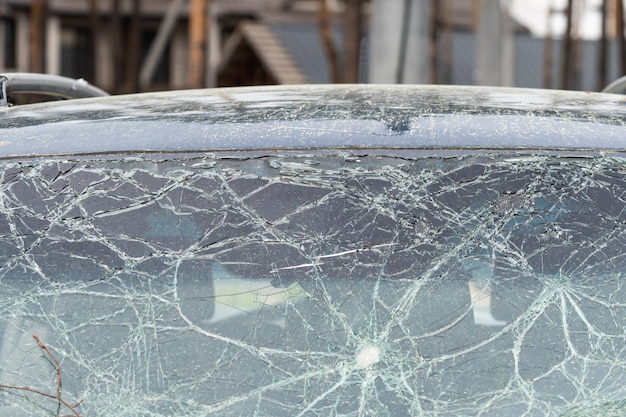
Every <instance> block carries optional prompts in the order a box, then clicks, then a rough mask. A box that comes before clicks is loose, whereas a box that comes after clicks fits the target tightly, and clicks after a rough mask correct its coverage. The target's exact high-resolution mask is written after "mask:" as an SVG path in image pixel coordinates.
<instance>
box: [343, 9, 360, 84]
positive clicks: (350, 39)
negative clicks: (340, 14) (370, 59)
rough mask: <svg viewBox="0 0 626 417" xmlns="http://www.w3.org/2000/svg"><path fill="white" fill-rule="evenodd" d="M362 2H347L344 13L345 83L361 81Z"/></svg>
mask: <svg viewBox="0 0 626 417" xmlns="http://www.w3.org/2000/svg"><path fill="white" fill-rule="evenodd" d="M361 6H362V0H346V2H345V11H344V34H345V35H344V41H345V43H344V51H345V52H344V54H345V56H344V58H345V71H344V81H345V82H347V83H356V82H358V81H359V61H360V56H361V33H362V29H361V28H362V12H361Z"/></svg>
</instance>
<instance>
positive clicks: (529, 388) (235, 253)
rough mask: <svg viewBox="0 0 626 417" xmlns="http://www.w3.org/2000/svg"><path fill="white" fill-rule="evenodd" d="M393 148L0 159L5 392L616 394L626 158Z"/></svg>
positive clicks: (413, 408)
mask: <svg viewBox="0 0 626 417" xmlns="http://www.w3.org/2000/svg"><path fill="white" fill-rule="evenodd" d="M403 152H404V151H399V150H398V151H387V152H386V153H378V154H375V153H374V152H366V151H363V152H362V153H361V154H354V153H346V154H341V153H337V152H334V153H329V152H322V151H309V152H308V153H306V154H297V153H290V152H288V151H283V152H276V153H275V154H274V155H271V153H268V154H269V156H245V155H244V156H238V154H237V153H231V154H229V156H228V157H221V156H220V154H219V153H218V154H213V155H207V154H178V155H176V156H173V157H168V156H158V155H153V156H149V157H147V156H144V157H135V158H122V157H119V158H117V159H115V158H114V157H113V158H97V157H90V158H78V157H76V158H74V159H72V158H65V159H59V158H47V159H46V158H42V159H36V160H32V161H31V162H28V161H20V162H17V161H10V160H9V161H4V162H2V166H1V171H2V176H1V187H2V188H1V191H0V205H1V207H2V210H1V211H0V213H1V214H0V216H1V217H0V246H1V254H2V268H1V269H0V282H1V284H2V285H1V286H0V300H2V301H1V304H0V334H1V338H0V411H1V412H2V414H3V415H11V416H35V415H37V416H43V415H51V416H66V415H70V416H172V415H176V416H203V415H218V416H242V415H249V416H251V415H258V416H421V415H438V416H460V415H468V416H469V415H471V416H475V415H480V416H502V415H528V416H545V415H564V416H575V415H576V416H577V415H581V416H582V415H600V414H601V415H603V416H608V415H620V414H621V413H623V412H624V408H625V407H626V406H625V405H624V400H623V398H624V395H625V392H624V387H625V386H626V352H625V349H626V345H625V340H626V330H625V329H624V317H625V315H626V288H625V287H624V278H623V271H622V269H623V267H624V263H625V259H624V250H623V247H624V244H625V243H626V238H625V234H624V230H625V229H624V222H625V219H626V214H625V212H624V207H625V204H624V192H625V191H624V190H626V184H625V168H624V160H623V159H622V158H620V157H618V156H611V155H583V154H582V153H579V154H575V153H570V154H563V155H556V156H555V155H547V154H544V155H542V154H541V153H536V154H532V155H531V154H522V153H505V152H495V151H491V152H483V153H478V152H475V153H474V154H468V153H467V152H466V153H465V154H457V155H454V154H447V155H445V156H442V154H440V155H437V154H436V153H433V152H431V153H430V154H426V152H422V154H419V152H418V151H412V152H413V153H410V152H409V151H406V152H404V153H403ZM611 413H614V414H611Z"/></svg>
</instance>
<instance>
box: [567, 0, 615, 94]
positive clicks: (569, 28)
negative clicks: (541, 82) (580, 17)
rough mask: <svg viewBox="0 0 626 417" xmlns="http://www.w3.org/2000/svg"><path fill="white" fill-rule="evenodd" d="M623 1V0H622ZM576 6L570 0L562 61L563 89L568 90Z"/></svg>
mask: <svg viewBox="0 0 626 417" xmlns="http://www.w3.org/2000/svg"><path fill="white" fill-rule="evenodd" d="M620 1H621V0H620ZM573 8H574V0H568V2H567V9H566V10H565V15H566V19H567V27H566V29H565V36H564V37H563V59H562V61H561V89H562V90H567V89H568V88H569V87H570V83H569V72H570V64H571V61H572V9H573Z"/></svg>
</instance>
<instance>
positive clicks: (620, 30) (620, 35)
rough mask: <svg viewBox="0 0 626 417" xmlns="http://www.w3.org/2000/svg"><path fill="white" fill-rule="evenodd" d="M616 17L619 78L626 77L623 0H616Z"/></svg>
mask: <svg viewBox="0 0 626 417" xmlns="http://www.w3.org/2000/svg"><path fill="white" fill-rule="evenodd" d="M615 17H616V23H617V25H616V26H617V27H616V29H617V30H616V32H617V40H618V43H619V56H620V68H619V72H620V76H622V75H626V42H624V2H623V0H617V8H616V10H615Z"/></svg>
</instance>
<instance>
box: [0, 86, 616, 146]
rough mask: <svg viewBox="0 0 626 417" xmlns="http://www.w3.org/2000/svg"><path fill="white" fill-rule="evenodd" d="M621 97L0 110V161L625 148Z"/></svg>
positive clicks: (414, 89) (217, 99)
mask: <svg viewBox="0 0 626 417" xmlns="http://www.w3.org/2000/svg"><path fill="white" fill-rule="evenodd" d="M625 122H626V99H624V97H623V96H619V95H613V94H602V93H589V92H566V91H555V90H531V89H512V88H492V87H459V86H406V85H393V86H391V85H390V86H382V85H326V86H319V85H316V86H265V87H248V88H227V89H204V90H189V91H170V92H161V93H144V94H132V95H123V96H110V97H100V98H90V99H79V100H69V101H57V102H52V103H41V104H35V105H26V106H16V107H12V108H5V109H1V110H0V137H1V138H2V141H1V142H0V145H2V146H0V157H18V156H33V155H35V156H36V155H68V154H91V153H97V154H100V153H120V152H121V153H133V152H188V151H224V150H274V149H282V150H287V149H295V150H302V149H325V148H329V149H336V148H346V149H355V148H357V149H358V148H363V149H375V148H376V149H557V150H581V149H582V150H600V151H622V150H624V149H626V127H625V126H624V125H625Z"/></svg>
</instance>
